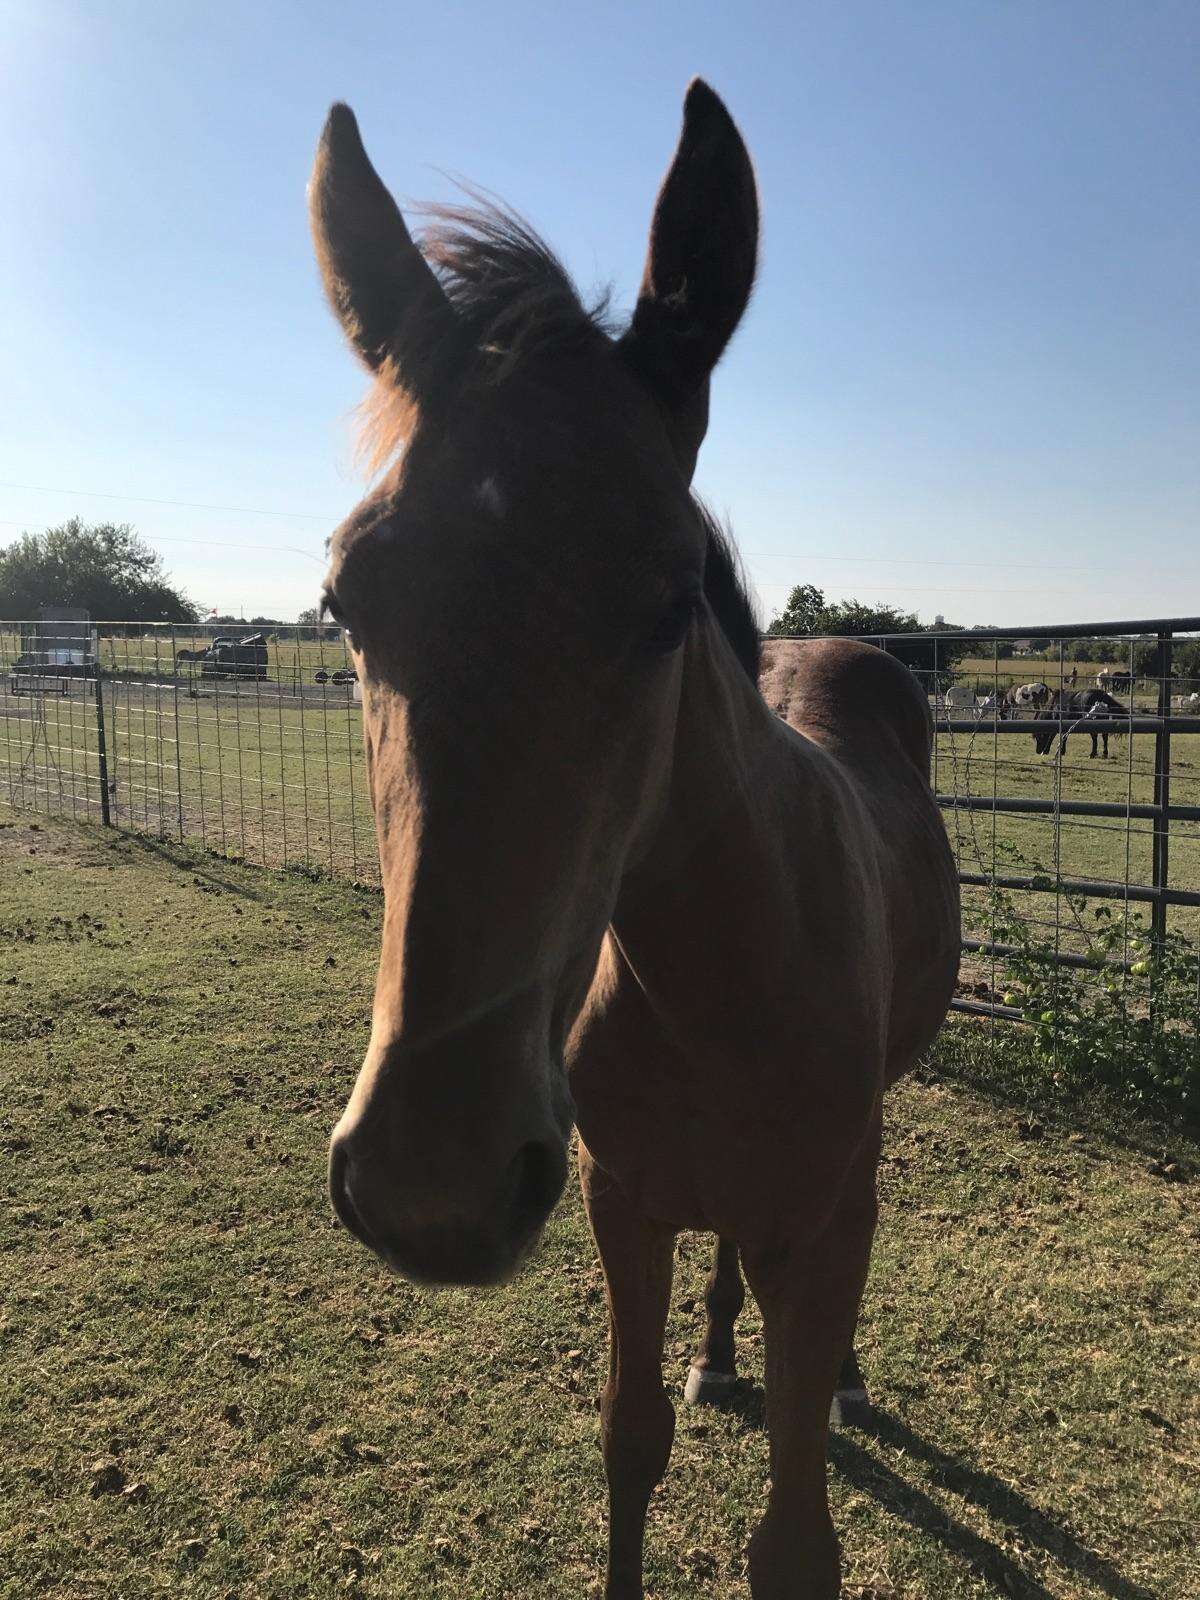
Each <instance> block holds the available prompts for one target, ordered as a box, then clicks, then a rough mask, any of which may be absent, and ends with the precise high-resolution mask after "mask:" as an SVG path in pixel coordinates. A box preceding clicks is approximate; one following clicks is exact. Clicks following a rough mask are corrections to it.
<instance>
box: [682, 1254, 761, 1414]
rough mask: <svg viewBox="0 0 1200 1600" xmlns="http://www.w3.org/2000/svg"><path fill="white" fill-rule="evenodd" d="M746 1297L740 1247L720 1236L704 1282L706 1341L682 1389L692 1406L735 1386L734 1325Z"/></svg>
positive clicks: (715, 1399)
mask: <svg viewBox="0 0 1200 1600" xmlns="http://www.w3.org/2000/svg"><path fill="white" fill-rule="evenodd" d="M745 1300H746V1291H745V1288H744V1287H743V1285H742V1270H741V1267H740V1266H739V1265H738V1247H737V1245H736V1244H734V1243H733V1241H732V1240H731V1239H718V1240H717V1250H716V1255H715V1256H714V1257H713V1264H712V1271H711V1272H710V1273H709V1275H708V1282H707V1283H706V1284H705V1285H704V1312H705V1317H706V1319H707V1321H706V1326H705V1330H704V1342H703V1344H702V1345H701V1346H700V1349H699V1352H698V1353H697V1355H696V1356H695V1357H694V1359H693V1361H692V1364H691V1367H690V1368H689V1370H688V1376H687V1383H686V1385H685V1386H684V1391H683V1398H684V1399H685V1400H686V1401H687V1402H688V1404H689V1405H706V1404H714V1403H716V1402H719V1401H721V1400H724V1399H725V1398H726V1396H727V1395H728V1394H729V1393H730V1392H731V1390H732V1389H733V1385H734V1382H735V1381H736V1378H737V1368H736V1366H735V1363H734V1350H733V1326H734V1323H735V1322H736V1321H737V1316H738V1312H739V1311H740V1310H741V1309H742V1306H743V1305H744V1303H745Z"/></svg>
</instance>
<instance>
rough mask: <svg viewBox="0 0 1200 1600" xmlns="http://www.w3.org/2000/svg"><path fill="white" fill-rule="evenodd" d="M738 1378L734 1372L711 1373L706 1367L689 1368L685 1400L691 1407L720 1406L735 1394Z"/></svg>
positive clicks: (684, 1388) (684, 1390) (684, 1391)
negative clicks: (734, 1387) (734, 1389)
mask: <svg viewBox="0 0 1200 1600" xmlns="http://www.w3.org/2000/svg"><path fill="white" fill-rule="evenodd" d="M736 1382H737V1377H736V1376H735V1375H734V1373H732V1372H710V1371H709V1370H708V1369H707V1368H705V1367H689V1368H688V1375H687V1382H686V1383H685V1384H684V1386H683V1398H684V1400H685V1401H686V1403H687V1404H688V1405H689V1406H719V1405H720V1404H721V1403H722V1401H725V1400H728V1399H729V1396H730V1395H731V1394H732V1393H733V1386H734V1384H735V1383H736Z"/></svg>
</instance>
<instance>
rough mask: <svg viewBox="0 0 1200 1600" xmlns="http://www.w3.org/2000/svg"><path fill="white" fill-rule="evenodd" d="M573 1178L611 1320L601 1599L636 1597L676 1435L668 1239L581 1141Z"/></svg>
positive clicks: (603, 1434)
mask: <svg viewBox="0 0 1200 1600" xmlns="http://www.w3.org/2000/svg"><path fill="white" fill-rule="evenodd" d="M579 1176H580V1181H581V1184H582V1187H583V1198H584V1203H585V1204H586V1206H587V1213H588V1220H589V1222H590V1223H591V1225H592V1232H593V1234H594V1235H595V1239H596V1244H597V1246H598V1248H599V1250H600V1260H601V1262H602V1264H603V1266H604V1279H605V1285H606V1288H607V1290H608V1312H609V1319H610V1330H609V1368H608V1382H607V1383H606V1384H605V1386H604V1392H603V1393H602V1395H601V1397H600V1441H601V1449H602V1450H603V1453H604V1470H605V1473H606V1474H607V1477H608V1508H609V1518H608V1584H607V1587H606V1588H605V1591H604V1593H605V1600H642V1546H643V1543H644V1541H645V1534H646V1509H647V1507H648V1506H649V1504H650V1496H651V1495H652V1494H653V1492H654V1489H655V1487H656V1485H657V1484H658V1483H659V1482H660V1481H661V1479H662V1475H663V1473H664V1472H665V1471H666V1470H667V1462H668V1460H669V1459H670V1455H671V1442H672V1440H673V1438H674V1435H675V1412H674V1409H673V1407H672V1405H671V1402H670V1400H669V1399H668V1398H667V1393H666V1390H665V1389H664V1387H663V1381H662V1347H663V1336H664V1334H665V1332H666V1326H667V1308H668V1305H669V1302H670V1298H671V1274H672V1271H673V1268H674V1255H675V1236H674V1234H673V1233H672V1232H671V1230H670V1229H667V1228H663V1227H660V1226H658V1225H656V1224H654V1223H651V1222H649V1221H648V1220H647V1219H646V1218H645V1217H643V1216H642V1214H641V1213H640V1212H639V1211H636V1210H635V1209H634V1208H633V1207H632V1206H631V1205H630V1204H629V1202H628V1201H627V1200H626V1198H625V1196H624V1195H623V1194H622V1193H621V1191H620V1190H619V1189H618V1188H617V1186H616V1184H615V1183H614V1182H613V1180H612V1179H611V1178H610V1177H609V1176H608V1174H607V1173H605V1172H603V1171H602V1170H601V1169H600V1168H599V1167H597V1165H596V1164H595V1162H594V1161H593V1159H592V1157H591V1154H590V1152H589V1151H588V1150H587V1149H586V1147H585V1146H584V1145H583V1144H582V1143H581V1144H580V1146H579Z"/></svg>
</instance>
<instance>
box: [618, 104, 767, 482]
mask: <svg viewBox="0 0 1200 1600" xmlns="http://www.w3.org/2000/svg"><path fill="white" fill-rule="evenodd" d="M757 260H758V193H757V190H756V188H755V183H754V169H753V167H752V166H751V164H750V157H749V155H748V153H747V151H746V146H745V145H744V144H743V143H742V136H741V134H740V133H739V132H738V131H737V128H736V127H735V126H734V122H733V118H732V117H731V116H730V115H729V113H728V111H726V109H725V106H724V104H723V102H722V101H721V99H720V98H719V96H717V95H716V94H714V93H713V91H712V90H711V89H710V88H709V87H708V85H707V84H706V83H704V82H703V81H702V80H701V79H700V78H695V79H693V81H692V83H691V85H690V86H689V88H688V92H687V97H686V99H685V100H684V104H683V132H682V133H681V135H680V138H679V148H678V149H677V150H676V152H675V157H674V160H673V161H672V162H671V166H670V170H669V171H668V173H667V175H666V177H665V179H664V180H663V185H662V188H661V189H660V191H659V195H658V201H657V203H656V205H655V207H654V220H653V222H652V223H651V227H650V249H649V253H648V254H647V257H646V269H645V272H644V273H643V275H642V286H641V290H640V292H639V295H638V302H637V308H636V309H635V311H634V313H633V321H632V322H631V324H630V326H629V330H628V332H627V333H626V334H625V335H624V336H623V338H622V339H621V349H622V351H623V353H624V354H625V355H626V357H627V359H628V360H629V361H630V363H631V364H632V365H633V367H634V368H635V370H636V371H637V372H638V374H639V376H640V377H641V378H642V379H643V381H644V382H645V383H646V384H648V385H649V387H650V388H651V389H652V390H653V391H654V392H655V393H656V394H657V395H658V397H659V398H660V400H662V401H663V403H664V405H665V406H666V408H667V413H668V415H669V416H670V418H671V422H672V431H673V433H674V436H675V439H676V446H677V449H678V453H679V456H680V460H681V461H682V462H683V464H684V468H685V470H686V471H687V473H688V475H689V477H690V475H691V472H692V470H693V468H694V467H695V464H696V455H697V452H698V451H699V449H700V444H701V441H702V440H703V438H704V434H705V431H706V429H707V426H708V380H709V375H710V374H711V372H712V370H713V368H714V367H715V366H716V364H717V362H718V361H719V360H720V357H721V352H722V351H723V350H724V349H725V346H726V345H727V344H728V342H729V339H730V337H731V335H732V334H733V331H734V329H735V328H736V327H737V325H738V323H739V321H740V320H741V316H742V313H743V311H745V309H746V304H747V302H748V301H749V299H750V291H751V289H752V288H753V287H754V271H755V266H756V264H757Z"/></svg>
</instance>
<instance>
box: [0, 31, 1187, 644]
mask: <svg viewBox="0 0 1200 1600" xmlns="http://www.w3.org/2000/svg"><path fill="white" fill-rule="evenodd" d="M697 72H698V73H701V74H703V75H704V76H706V77H707V78H708V79H709V80H710V82H712V83H713V85H714V86H715V87H716V88H717V89H718V90H719V91H720V93H721V94H723V95H724V97H725V98H726V100H727V103H728V104H729V106H730V109H731V110H732V112H733V114H734V116H735V117H736V118H737V120H738V122H739V123H740V125H741V128H742V130H743V132H744V134H745V136H746V139H747V142H748V144H749V146H750V149H751V152H752V154H753V156H754V158H755V161H756V164H757V168H758V174H759V182H760V187H761V193H762V204H763V219H764V222H763V249H762V269H761V277H760V284H759V289H758V292H757V294H756V297H755V300H754V303H753V305H752V307H751V311H750V313H749V316H748V318H747V321H746V323H745V325H744V327H743V329H742V331H741V332H740V334H739V335H738V338H737V340H736V341H735V344H734V346H733V347H732V349H731V351H730V353H729V355H728V356H727V358H726V360H725V362H724V363H723V365H722V367H721V369H720V372H719V374H718V377H717V380H716V388H715V393H714V408H713V425H712V430H711V432H710V436H709V441H708V444H707V445H706V447H705V451H704V454H703V455H702V457H701V466H700V472H699V476H698V485H699V487H700V488H701V489H702V490H703V492H704V493H705V494H706V496H707V497H708V498H709V499H710V500H711V501H712V503H713V504H714V505H715V506H716V507H717V508H718V509H720V510H722V511H726V512H728V513H729V515H730V516H731V517H732V520H733V523H734V527H735V530H736V532H737V534H738V538H739V541H740V543H741V546H742V549H743V552H744V553H745V556H746V560H747V564H748V567H749V569H750V573H751V576H752V578H753V580H754V582H755V585H756V587H757V589H758V592H759V595H760V597H761V600H762V603H763V609H764V612H765V613H766V614H767V615H769V614H770V611H771V609H772V608H773V607H774V606H776V605H778V604H779V603H780V602H781V601H782V599H783V597H784V595H785V594H786V591H787V589H788V588H789V587H790V585H791V584H793V583H800V582H812V583H817V584H819V585H820V586H821V587H822V588H824V589H825V590H826V591H827V592H829V593H830V594H832V595H836V596H846V595H856V596H858V597H860V598H862V599H866V600H887V601H892V602H894V603H896V604H901V605H903V606H905V607H908V608H911V609H914V610H917V611H918V612H920V613H921V615H923V616H924V617H927V618H932V617H933V616H934V614H935V613H938V612H941V613H944V614H945V615H946V616H948V617H951V618H953V619H955V620H961V621H963V622H965V623H972V622H992V623H995V624H998V625H1006V624H1009V623H1012V624H1021V623H1036V622H1039V621H1048V622H1053V621H1056V620H1065V619H1070V618H1078V619H1081V620H1091V619H1100V618H1105V617H1122V616H1154V615H1164V614H1170V615H1179V614H1181V613H1184V612H1188V611H1190V612H1200V279H1198V275H1197V265H1198V263H1200V187H1198V184H1197V169H1196V152H1197V150H1198V149H1200V93H1198V92H1197V90H1198V86H1200V6H1198V5H1197V4H1196V3H1195V0H1177V3H1171V0H1137V3H1134V0H1121V3H1108V0H908V3H903V0H840V3H828V4H806V3H803V0H799V3H792V4H782V3H781V4H764V3H756V0H750V3H743V4H740V5H737V6H734V5H732V4H725V5H713V4H707V3H690V4H686V5H684V4H673V3H666V4H658V5H652V6H647V5H590V6H587V7H583V6H576V5H571V4H564V3H558V4H534V3H531V0H515V3H508V4H504V3H500V4H497V3H495V0H489V3H487V4H484V3H479V0H475V3H470V4H458V3H454V0H442V3H440V4H439V5H437V6H429V5H425V4H422V5H419V6H418V5H411V4H403V3H400V4H389V5H366V4H360V3H355V0H339V3H338V4H334V3H332V0H324V3H322V4H315V3H310V0H292V3H289V4H284V3H282V0H264V3H254V4H251V3H246V4H240V5H234V4H233V3H231V0H226V3H216V4H214V3H212V0H208V3H204V4H193V3H191V0H155V3H134V0H90V3H87V4H82V3H78V0H0V188H2V189H3V192H4V194H5V196H6V207H5V213H6V223H7V226H6V227H5V229H4V234H3V245H2V247H0V304H2V305H3V307H4V316H3V319H2V321H0V543H4V542H7V540H8V539H9V538H11V537H14V536H16V535H17V534H19V533H20V531H21V530H22V529H24V528H29V529H38V528H42V527H45V526H47V525H50V524H53V523H56V522H59V521H62V520H63V519H65V518H66V517H68V516H71V515H79V516H82V517H84V518H86V519H89V520H101V519H113V520H120V521H130V522H132V523H134V524H135V526H136V527H137V528H138V529H139V530H140V531H141V532H142V533H143V534H144V535H145V536H146V537H147V538H148V539H149V540H150V541H151V542H152V543H154V544H155V545H156V546H157V547H158V548H160V549H161V550H162V552H163V554H164V556H165V558H166V561H167V565H168V567H169V568H170V570H171V571H172V573H173V574H174V575H175V576H176V577H177V578H178V579H179V580H180V581H181V582H182V583H183V585H184V586H185V587H186V589H187V590H188V592H189V593H190V595H191V596H192V598H193V599H195V600H196V601H198V602H200V603H202V604H204V605H206V606H207V605H213V606H218V607H219V608H220V609H221V610H227V609H232V610H241V609H244V610H245V612H246V614H247V615H251V614H253V613H254V612H266V613H269V614H273V615H284V616H287V615H294V614H295V612H296V611H297V610H298V609H299V608H301V607H302V606H304V605H307V604H311V603H312V602H313V600H314V598H315V594H316V590H317V587H318V584H319V580H320V575H321V568H320V564H319V559H317V558H319V555H320V551H321V548H322V543H323V540H324V538H325V535H326V534H327V533H328V532H329V530H330V529H331V528H332V527H333V526H334V525H335V524H336V523H337V522H338V521H339V520H340V519H341V517H342V516H343V515H345V513H346V512H347V510H348V509H349V508H350V506H351V505H352V504H353V503H354V501H355V500H356V499H357V497H358V495H359V493H360V490H361V484H360V481H359V479H358V477H357V475H356V472H355V469H354V465H353V453H352V447H351V426H350V413H351V411H352V409H353V406H354V405H355V403H356V401H357V399H358V398H359V396H360V394H361V392H362V380H361V378H360V376H359V373H358V371H357V369H356V367H355V366H354V364H353V362H352V361H351V359H350V357H349V356H348V354H347V353H346V352H345V350H344V349H343V347H342V345H341V343H340V339H339V336H338V334H337V332H336V330H335V328H334V325H333V322H332V320H331V318H330V317H329V315H328V313H327V312H326V310H325V307H324V305H323V302H322V300H321V297H320V293H319V290H318V286H317V280H316V274H315V271H314V268H313V265H312V256H311V250H310V247H309V242H308V235H307V224H306V219H305V210H304V186H305V182H306V178H307V174H308V168H309V165H310V162H311V159H312V153H313V147H314V144H315V140H316V136H317V133H318V131H319V128H320V125H321V121H322V118H323V115H324V112H325V109H326V107H327V105H328V103H329V102H330V101H331V100H333V99H335V98H344V99H346V100H348V101H349V102H350V103H351V104H352V105H353V106H354V107H355V109H356V111H357V112H358V114H359V119H360V123H361V125H362V127H363V130H364V135H365V137H366V140H367V145H368V148H369V150H370V151H371V153H372V156H373V158H374V160H375V163H376V165H377V166H378V167H379V169H380V171H381V172H382V173H383V175H384V176H385V178H386V179H387V181H388V182H389V183H390V184H391V185H392V187H393V189H394V190H395V192H396V193H397V194H398V195H399V196H400V197H402V198H404V197H409V198H416V199H421V198H434V199H436V198H438V197H444V196H445V195H446V194H447V192H448V188H449V179H448V175H449V174H460V175H463V176H465V177H468V178H470V179H471V180H473V181H474V182H476V183H479V184H481V185H483V186H485V187H487V188H489V189H492V190H494V191H495V192H497V193H499V194H500V195H502V196H504V197H505V198H506V199H508V200H509V201H511V202H512V203H513V204H514V205H516V206H517V207H518V208H519V209H521V210H522V211H523V212H524V213H525V214H526V215H527V216H529V217H530V219H531V220H532V221H533V222H534V223H535V224H536V225H537V226H538V227H539V228H540V229H541V231H542V232H544V233H545V234H546V236H547V237H548V238H549V239H550V241H551V242H552V243H553V244H554V245H555V246H556V247H557V249H558V250H559V252H560V253H561V255H562V256H563V257H564V259H565V260H566V262H567V264H568V265H569V267H570V268H571V269H572V270H573V272H574V273H575V275H576V277H577V278H578V279H579V281H580V282H581V284H582V286H583V287H584V288H585V289H587V288H590V287H592V286H594V285H596V284H600V283H603V282H605V281H610V280H611V281H612V283H613V284H614V286H615V289H616V295H617V302H618V304H621V305H626V306H627V305H629V304H630V303H631V300H632V295H633V291H634V288H635V286H636V283H637V280H638V276H639V273H640V269H641V262H642V255H643V251H644V244H645V236H646V227H647V223H648V220H649V214H650V207H651V203H652V200H653V196H654V192H655V188H656V186H657V183H658V180H659V177H660V176H661V173H662V171H663V169H664V167H665V165H666V162H667V160H668V158H669V156H670V153H671V150H672V148H673V146H674V141H675V138H676V134H677V130H678V121H679V107H680V100H681V96H682V92H683V89H684V87H685V85H686V83H687V81H688V79H689V78H690V77H691V76H692V75H693V74H695V73H697ZM69 491H70V492H69ZM76 491H78V492H76ZM168 501H169V502H174V503H172V504H164V503H161V502H168ZM183 502H190V503H191V504H184V503H183ZM266 513H270V514H269V515H268V514H266Z"/></svg>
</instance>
